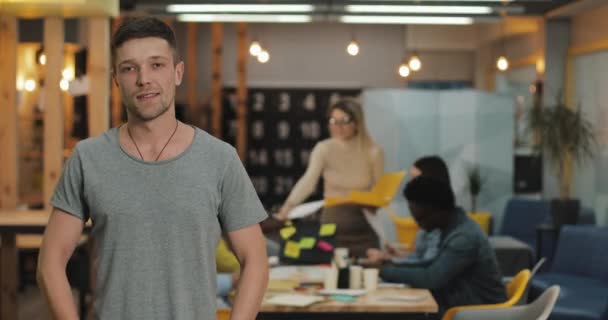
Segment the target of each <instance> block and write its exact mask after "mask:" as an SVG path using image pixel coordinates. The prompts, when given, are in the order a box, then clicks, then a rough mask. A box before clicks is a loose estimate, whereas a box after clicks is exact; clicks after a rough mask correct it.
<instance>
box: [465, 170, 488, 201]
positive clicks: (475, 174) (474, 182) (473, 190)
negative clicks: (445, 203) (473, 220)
mask: <svg viewBox="0 0 608 320" xmlns="http://www.w3.org/2000/svg"><path fill="white" fill-rule="evenodd" d="M467 180H468V183H469V193H470V194H471V213H476V212H477V197H478V196H479V193H480V192H481V186H482V185H483V183H484V181H483V179H482V177H481V172H480V170H479V166H478V165H471V166H469V167H468V168H467Z"/></svg>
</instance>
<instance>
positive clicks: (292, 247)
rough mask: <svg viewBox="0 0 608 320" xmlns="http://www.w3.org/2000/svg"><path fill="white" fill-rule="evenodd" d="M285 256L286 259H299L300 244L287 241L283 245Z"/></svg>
mask: <svg viewBox="0 0 608 320" xmlns="http://www.w3.org/2000/svg"><path fill="white" fill-rule="evenodd" d="M284 253H285V256H286V257H288V258H294V259H297V258H299V257H300V244H299V243H297V242H295V241H287V243H285V250H284Z"/></svg>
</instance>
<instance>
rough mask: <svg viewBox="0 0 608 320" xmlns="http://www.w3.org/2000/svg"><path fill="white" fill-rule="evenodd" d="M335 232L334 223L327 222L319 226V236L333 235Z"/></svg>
mask: <svg viewBox="0 0 608 320" xmlns="http://www.w3.org/2000/svg"><path fill="white" fill-rule="evenodd" d="M335 233H336V224H335V223H327V224H324V225H322V226H321V230H319V235H320V236H321V237H327V236H333V235H334V234H335Z"/></svg>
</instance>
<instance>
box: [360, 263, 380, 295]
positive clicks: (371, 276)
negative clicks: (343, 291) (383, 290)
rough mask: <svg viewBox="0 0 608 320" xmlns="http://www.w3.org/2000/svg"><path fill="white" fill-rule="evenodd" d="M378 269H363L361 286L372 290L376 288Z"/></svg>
mask: <svg viewBox="0 0 608 320" xmlns="http://www.w3.org/2000/svg"><path fill="white" fill-rule="evenodd" d="M378 272H379V271H378V269H374V268H369V269H363V288H365V290H367V291H368V292H369V291H374V290H376V289H377V288H378Z"/></svg>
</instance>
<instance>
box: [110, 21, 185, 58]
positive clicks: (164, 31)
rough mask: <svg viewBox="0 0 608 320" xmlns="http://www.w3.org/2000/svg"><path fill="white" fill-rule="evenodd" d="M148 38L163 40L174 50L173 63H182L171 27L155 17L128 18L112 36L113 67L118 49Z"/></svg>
mask: <svg viewBox="0 0 608 320" xmlns="http://www.w3.org/2000/svg"><path fill="white" fill-rule="evenodd" d="M148 37H154V38H161V39H164V40H165V41H167V43H168V44H169V47H171V49H172V50H173V63H174V64H177V63H178V62H179V61H180V57H179V54H178V52H177V42H176V41H175V34H174V33H173V30H171V27H169V26H168V25H167V24H166V23H164V22H163V21H161V20H159V19H157V18H154V17H131V18H126V19H125V20H124V22H123V23H122V24H121V25H120V26H119V27H118V29H117V30H116V32H114V35H113V36H112V41H111V43H110V50H111V54H112V66H114V64H115V63H116V60H115V59H116V49H118V48H119V47H120V46H122V45H123V44H124V43H125V42H127V41H129V40H132V39H141V38H148Z"/></svg>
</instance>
